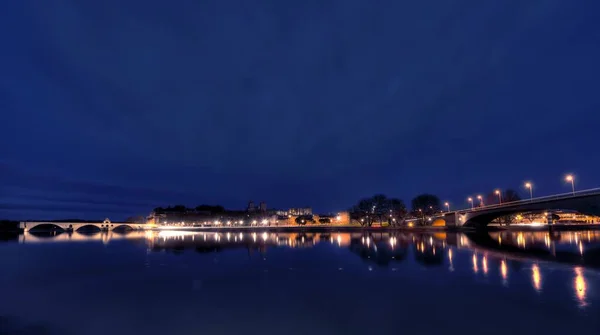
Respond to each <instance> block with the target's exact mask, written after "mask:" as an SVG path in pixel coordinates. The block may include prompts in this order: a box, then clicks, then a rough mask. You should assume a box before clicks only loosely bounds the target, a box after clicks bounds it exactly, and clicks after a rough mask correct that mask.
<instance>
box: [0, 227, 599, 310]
mask: <svg viewBox="0 0 600 335" xmlns="http://www.w3.org/2000/svg"><path fill="white" fill-rule="evenodd" d="M17 241H18V243H16V244H14V245H16V247H14V246H13V248H14V250H16V251H18V252H20V253H27V252H31V253H35V252H36V250H38V251H39V250H42V249H40V248H33V247H35V246H45V245H47V246H49V247H47V248H46V247H44V248H43V250H45V251H46V252H52V250H73V251H77V252H79V251H78V247H77V246H78V245H91V244H94V243H101V244H102V245H103V246H104V247H105V248H107V249H106V250H108V251H107V252H109V251H110V252H111V255H112V256H111V257H121V256H120V254H119V253H122V256H123V257H126V256H127V255H129V254H131V253H135V250H141V251H143V253H144V255H145V256H144V257H145V260H144V266H145V268H148V269H149V270H148V271H150V272H151V274H137V273H136V274H135V275H133V276H134V279H135V280H136V281H137V282H142V281H145V280H148V279H149V278H155V277H153V276H159V277H160V276H165V275H167V274H173V276H175V277H173V278H171V277H166V278H168V279H169V280H175V278H176V277H177V276H178V275H179V276H184V274H185V273H187V272H181V273H179V272H178V271H184V270H182V269H189V268H194V267H195V266H196V265H195V264H194V262H195V261H194V259H196V258H198V257H204V256H205V255H206V256H209V255H212V256H210V257H211V262H209V263H203V265H202V267H201V271H202V272H201V273H204V275H206V274H211V273H215V274H216V273H219V276H222V275H221V274H220V273H222V272H223V271H228V272H227V273H232V275H231V276H233V277H227V276H226V277H219V278H222V279H220V280H222V281H223V282H224V283H225V282H227V283H229V282H232V283H234V282H235V283H237V282H239V283H247V285H250V286H251V285H254V284H251V283H254V282H255V281H257V280H260V281H262V280H268V282H269V283H270V284H269V285H271V286H269V285H267V286H266V287H267V289H268V287H272V288H273V290H274V291H275V290H276V291H277V292H281V291H282V290H284V291H285V290H287V289H288V288H287V287H286V286H285V284H284V283H285V282H286V281H281V278H279V279H277V280H279V281H274V279H272V280H269V278H270V277H269V276H283V277H282V278H287V279H286V280H289V281H294V282H295V286H294V287H296V288H298V287H301V285H302V283H303V282H304V281H298V280H299V279H298V278H303V280H311V278H312V277H304V276H306V275H307V271H308V272H309V273H313V274H314V278H316V277H319V276H323V277H324V278H329V277H332V278H338V279H331V280H330V281H325V282H323V283H324V284H323V285H350V284H349V283H351V282H353V281H356V282H357V284H356V285H359V284H358V283H359V282H362V283H363V284H364V281H365V280H368V278H369V277H364V276H365V275H364V274H361V273H362V271H364V272H366V273H372V274H373V275H374V276H378V278H380V279H381V280H395V281H398V282H399V283H405V284H404V285H407V284H406V282H405V281H406V280H410V278H412V277H411V276H414V277H415V278H420V279H419V280H418V281H417V282H414V283H411V284H410V285H421V282H422V285H442V286H440V289H441V290H442V291H440V292H445V293H442V294H443V295H442V296H441V297H439V298H440V299H442V301H444V299H448V300H452V301H453V303H455V304H458V305H456V306H455V308H457V309H460V308H461V307H460V304H461V302H460V299H462V298H459V299H458V300H459V301H455V300H457V299H456V297H455V296H454V294H457V293H453V292H452V291H453V290H454V287H455V286H456V285H457V283H460V284H463V285H467V286H468V287H470V289H467V291H463V293H461V294H462V295H463V296H462V297H463V298H464V294H468V293H465V292H469V290H473V291H474V292H475V291H477V292H479V293H473V294H474V295H476V294H483V293H485V294H489V295H490V297H495V298H494V299H495V303H496V304H498V306H500V307H498V308H500V309H503V310H504V309H505V308H513V307H514V308H517V307H518V306H512V307H511V306H510V305H506V306H501V304H502V303H501V302H500V301H501V300H502V298H503V297H504V296H505V295H506V294H507V293H506V292H509V294H514V295H517V296H519V297H521V298H519V299H529V300H528V301H530V302H529V306H534V305H535V304H537V303H541V302H543V303H544V304H549V306H552V307H550V308H555V309H556V308H558V307H557V306H561V307H560V308H564V306H571V307H574V308H575V309H576V310H577V311H580V312H581V313H584V314H577V313H575V314H573V315H571V316H570V317H576V318H579V317H587V315H588V314H587V313H589V315H594V314H596V313H598V312H599V311H600V309H599V305H600V304H599V303H600V295H599V294H598V292H597V291H594V289H596V290H597V288H598V287H600V275H599V274H598V273H599V271H600V232H598V231H587V232H561V233H549V232H510V231H502V232H490V233H486V234H470V235H464V234H454V233H436V234H425V233H406V232H385V231H381V232H379V231H371V232H365V231H352V232H343V231H340V232H310V231H305V232H290V233H283V232H273V231H253V232H246V231H235V230H231V231H222V232H206V231H205V232H189V231H187V232H186V231H168V230H161V231H145V232H130V233H125V234H120V233H116V232H103V233H97V234H92V235H87V234H79V233H77V232H74V233H72V234H66V233H63V234H59V235H54V236H39V235H35V234H30V233H26V234H24V235H20V236H19V237H18V239H17ZM5 245H6V244H5ZM60 245H63V246H65V247H58V246H60ZM2 246H3V245H2V244H0V247H2ZM53 246H56V247H53ZM127 246H130V247H131V248H130V247H127ZM282 251H286V252H285V253H281V252H282ZM61 252H63V251H61ZM307 252H310V253H309V254H307ZM340 252H342V253H340ZM268 254H269V255H271V254H272V255H273V257H269V258H267V255H268ZM181 255H187V256H186V257H187V258H183V259H184V260H185V264H181V265H178V266H181V268H173V266H172V264H179V263H180V262H181V258H179V259H177V258H171V257H182V256H181ZM306 255H310V256H306ZM63 256H64V255H63ZM96 257H100V256H96ZM304 257H308V258H307V259H304ZM321 258H327V259H329V260H330V262H331V268H332V269H334V270H335V271H336V272H337V273H339V274H335V275H333V274H332V273H330V272H328V270H326V267H324V265H323V264H321V263H320V262H321V261H322V260H321ZM102 259H103V262H110V261H107V260H106V259H104V258H102ZM113 259H114V258H113ZM254 259H259V260H260V261H261V263H260V264H261V265H258V264H257V263H255V262H254V261H253V260H254ZM7 260H8V258H6V256H5V257H2V258H0V261H2V262H0V265H1V266H3V267H7V268H8V267H9V265H8V262H7ZM225 260H227V262H229V263H227V262H226V261H225ZM71 261H73V260H71ZM103 262H98V269H97V271H98V273H101V274H102V276H103V278H104V279H103V280H107V279H106V276H107V275H106V273H104V272H103V266H106V263H103ZM288 263H289V264H288ZM225 264H229V265H225ZM361 264H362V265H361ZM48 266H49V269H52V268H53V266H54V265H53V264H50V265H48V264H44V267H48ZM61 266H64V264H62V265H61ZM61 266H58V265H57V267H61ZM169 266H170V267H169ZM61 268H62V267H61ZM167 268H168V269H169V271H171V272H163V271H167V270H166V269H167ZM259 268H260V269H261V271H262V273H263V275H261V276H260V277H256V274H255V273H254V272H253V271H254V270H255V269H259ZM162 269H165V270H162ZM281 269H287V270H286V271H289V272H290V274H278V273H279V272H277V271H282V270H281ZM422 269H427V270H428V271H426V272H422ZM388 270H389V271H388ZM13 271H16V272H13V274H15V275H16V277H15V278H21V277H19V275H23V276H25V277H26V275H24V274H22V273H19V271H22V267H20V268H19V267H17V268H14V269H13ZM90 271H91V270H90ZM198 271H200V270H198ZM159 274H160V275H159ZM344 274H345V276H346V277H339V276H343V275H344ZM48 275H49V276H50V277H51V276H52V275H53V274H51V273H49V274H48ZM265 276H266V277H265ZM290 276H291V277H290ZM298 276H299V277H298ZM396 276H400V277H396ZM109 278H112V277H109ZM258 278H262V279H258ZM265 278H266V279H265ZM307 278H308V279H307ZM2 279H3V281H2V283H3V284H5V285H6V284H7V283H11V278H10V277H8V276H4V277H2ZM21 279H22V278H21ZM89 280H92V281H93V280H94V279H93V278H92V279H89ZM111 280H118V278H113V279H111ZM132 280H133V279H132ZM165 280H166V279H165ZM335 280H338V281H335ZM431 280H436V281H431ZM439 280H441V282H440V281H439ZM209 282H210V281H209ZM202 283H204V282H203V281H199V280H194V285H193V287H194V290H199V289H201V288H202V287H204V286H203V285H204V284H202ZM445 283H448V284H447V285H448V287H446V288H444V286H443V285H446V284H445ZM263 284H264V283H263ZM263 284H261V285H263ZM451 284H452V285H451ZM213 285H217V284H213ZM223 285H225V284H223ZM236 285H237V284H236ZM244 285H245V284H244ZM264 285H266V284H264ZM298 285H300V286H298ZM361 285H362V284H361ZM371 285H376V286H377V285H378V284H377V282H373V283H371ZM453 285H454V286H453ZM482 285H483V286H482ZM16 286H18V285H16ZM376 286H375V287H376ZM260 287H263V286H260ZM344 287H345V290H350V291H348V292H351V290H353V289H357V288H356V287H354V286H352V285H350V286H344ZM357 287H358V286H357ZM360 287H361V286H360ZM428 287H429V286H423V287H421V288H420V290H422V291H423V290H424V291H423V292H424V293H423V294H424V298H425V297H426V295H427V294H428V293H426V292H427V289H428ZM482 287H483V290H484V291H481V290H482ZM37 289H38V290H39V289H40V288H37ZM171 289H172V288H171V287H169V286H165V287H158V288H153V290H159V292H160V290H164V291H169V290H171ZM213 289H214V290H215V292H219V291H220V290H222V289H223V288H222V287H221V286H220V284H219V285H218V286H215V287H214V288H213ZM387 289H388V290H402V291H403V292H405V293H404V294H409V293H407V292H408V291H405V290H407V289H408V288H407V287H403V286H398V287H394V286H387ZM313 290H314V288H313ZM361 290H362V289H361ZM5 291H6V290H3V291H2V292H0V293H6V292H5ZM17 291H18V290H17ZM154 292H156V291H154ZM482 292H483V293H482ZM486 292H487V293H486ZM510 292H512V293H510ZM247 294H250V293H247ZM262 294H263V296H264V297H265V298H266V297H267V296H269V294H266V293H264V292H262ZM445 294H447V297H444V295H445ZM529 294H533V296H529ZM252 298H253V299H254V298H255V297H252ZM474 298H476V297H474ZM271 299H272V298H271ZM373 299H374V300H373V303H374V304H378V303H382V302H381V301H379V300H378V298H377V297H374V298H373ZM516 300H518V299H516ZM465 304H466V303H465ZM505 304H508V302H505ZM337 307H339V308H343V306H337ZM273 308H276V307H275V306H274V307H273ZM521 308H522V307H521ZM0 312H4V310H0ZM525 312H526V313H527V312H528V311H527V310H526V311H525ZM409 313H410V311H409ZM520 313H523V311H521V312H520ZM573 313H574V312H573ZM565 315H566V314H565ZM0 316H1V314H0ZM532 317H534V316H532ZM583 320H584V321H585V320H587V319H583ZM578 321H581V319H579V320H578Z"/></svg>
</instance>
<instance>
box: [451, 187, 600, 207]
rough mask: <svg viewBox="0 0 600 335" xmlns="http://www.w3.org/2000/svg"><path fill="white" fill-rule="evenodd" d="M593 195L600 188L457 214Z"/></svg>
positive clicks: (599, 191) (597, 192) (505, 203)
mask: <svg viewBox="0 0 600 335" xmlns="http://www.w3.org/2000/svg"><path fill="white" fill-rule="evenodd" d="M594 194H599V195H600V188H592V189H588V190H581V191H576V192H569V193H560V194H554V195H549V196H544V197H538V198H533V199H525V200H517V201H507V202H503V203H501V204H494V205H488V206H482V207H475V208H467V209H462V210H458V211H457V212H477V211H486V210H490V209H496V208H504V207H512V206H518V205H522V204H531V203H540V202H546V201H550V200H561V199H568V198H573V197H577V196H585V195H594Z"/></svg>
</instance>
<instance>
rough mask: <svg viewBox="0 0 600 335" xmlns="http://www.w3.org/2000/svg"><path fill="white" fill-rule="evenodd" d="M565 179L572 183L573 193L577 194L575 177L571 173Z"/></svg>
mask: <svg viewBox="0 0 600 335" xmlns="http://www.w3.org/2000/svg"><path fill="white" fill-rule="evenodd" d="M565 180H566V181H568V182H570V183H571V189H572V190H573V194H575V177H573V175H572V174H570V175H567V176H566V177H565Z"/></svg>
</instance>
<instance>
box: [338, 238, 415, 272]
mask: <svg viewBox="0 0 600 335" xmlns="http://www.w3.org/2000/svg"><path fill="white" fill-rule="evenodd" d="M390 241H391V242H390ZM394 241H395V242H394ZM408 245H409V244H408V243H406V242H405V241H403V240H400V241H398V238H397V237H396V236H393V235H390V234H385V235H384V234H376V235H374V234H365V235H364V236H362V237H361V238H354V239H351V240H350V246H349V249H350V251H351V252H353V253H355V254H357V255H358V256H359V257H360V258H362V259H363V260H365V261H368V262H372V263H374V264H376V265H377V266H380V267H388V266H389V265H390V264H391V263H401V262H402V261H404V260H405V259H406V257H407V255H408Z"/></svg>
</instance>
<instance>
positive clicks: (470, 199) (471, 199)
mask: <svg viewBox="0 0 600 335" xmlns="http://www.w3.org/2000/svg"><path fill="white" fill-rule="evenodd" d="M467 201H468V202H470V203H471V209H473V198H471V197H469V198H468V199H467Z"/></svg>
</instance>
